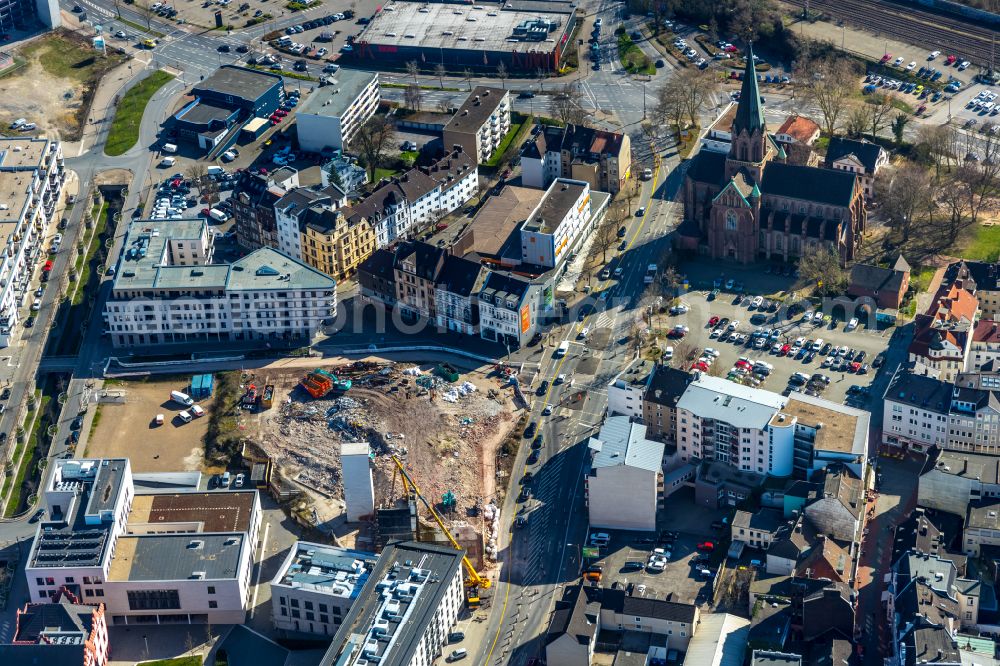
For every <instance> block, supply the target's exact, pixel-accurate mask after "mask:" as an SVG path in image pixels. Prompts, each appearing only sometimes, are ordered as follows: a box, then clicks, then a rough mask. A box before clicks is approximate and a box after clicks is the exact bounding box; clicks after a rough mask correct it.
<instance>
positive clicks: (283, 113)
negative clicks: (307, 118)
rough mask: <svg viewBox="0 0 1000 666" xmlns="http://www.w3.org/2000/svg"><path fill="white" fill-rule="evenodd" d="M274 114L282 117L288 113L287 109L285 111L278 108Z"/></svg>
mask: <svg viewBox="0 0 1000 666" xmlns="http://www.w3.org/2000/svg"><path fill="white" fill-rule="evenodd" d="M274 115H276V116H278V117H279V118H284V117H285V116H287V115H288V111H285V110H284V109H278V110H277V111H275V112H274Z"/></svg>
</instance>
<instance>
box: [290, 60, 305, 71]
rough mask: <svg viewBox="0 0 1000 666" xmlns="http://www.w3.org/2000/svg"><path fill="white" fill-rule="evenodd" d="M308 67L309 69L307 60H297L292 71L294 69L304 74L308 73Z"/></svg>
mask: <svg viewBox="0 0 1000 666" xmlns="http://www.w3.org/2000/svg"><path fill="white" fill-rule="evenodd" d="M306 67H307V65H306V61H305V60H296V61H295V64H294V65H292V69H294V70H295V71H297V72H304V71H306Z"/></svg>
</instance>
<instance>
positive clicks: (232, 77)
mask: <svg viewBox="0 0 1000 666" xmlns="http://www.w3.org/2000/svg"><path fill="white" fill-rule="evenodd" d="M281 81H282V79H281V77H280V76H276V75H274V74H269V73H267V72H261V71H258V70H255V69H247V68H246V67H234V66H233V65H223V66H222V67H220V68H219V69H217V70H215V72H213V73H212V75H211V76H209V77H208V78H207V79H205V80H204V81H201V82H199V83H198V85H196V86H194V87H193V88H192V89H191V92H192V94H194V95H197V94H198V93H199V92H202V91H211V92H215V93H218V94H220V95H231V96H233V97H239V98H241V99H249V100H256V99H257V98H258V97H260V96H261V95H263V94H264V93H266V92H267V91H268V90H270V89H271V88H272V87H274V86H275V85H279V86H280V85H281Z"/></svg>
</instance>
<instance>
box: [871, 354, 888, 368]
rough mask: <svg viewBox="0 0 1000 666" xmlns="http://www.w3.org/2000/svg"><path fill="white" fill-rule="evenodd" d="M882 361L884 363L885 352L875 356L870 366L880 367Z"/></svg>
mask: <svg viewBox="0 0 1000 666" xmlns="http://www.w3.org/2000/svg"><path fill="white" fill-rule="evenodd" d="M883 363H885V353H884V352H883V353H881V354H879V355H878V356H876V357H875V360H874V361H872V367H873V368H881V367H882V364H883Z"/></svg>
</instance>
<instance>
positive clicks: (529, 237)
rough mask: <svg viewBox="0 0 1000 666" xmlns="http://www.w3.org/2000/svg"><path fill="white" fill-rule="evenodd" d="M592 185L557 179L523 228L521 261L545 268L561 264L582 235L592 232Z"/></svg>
mask: <svg viewBox="0 0 1000 666" xmlns="http://www.w3.org/2000/svg"><path fill="white" fill-rule="evenodd" d="M595 217H596V216H595V215H593V211H592V210H591V198H590V184H589V183H586V182H584V181H581V180H570V179H568V178H558V179H556V180H555V181H554V182H553V183H552V184H551V185H550V186H549V188H548V189H547V190H546V191H545V196H543V197H542V200H541V201H540V202H539V203H538V206H537V207H536V208H535V210H533V211H532V212H531V214H530V215H529V216H528V219H527V220H525V222H524V224H523V225H522V226H521V262H522V263H525V264H530V265H533V266H540V267H543V268H555V267H556V266H559V265H560V264H562V262H563V261H564V260H565V258H566V257H567V256H569V255H570V254H571V253H572V251H573V250H574V249H575V247H576V244H577V241H578V240H579V239H580V238H581V236H582V232H585V231H586V230H588V229H593V228H594V225H593V223H594V222H595Z"/></svg>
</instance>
